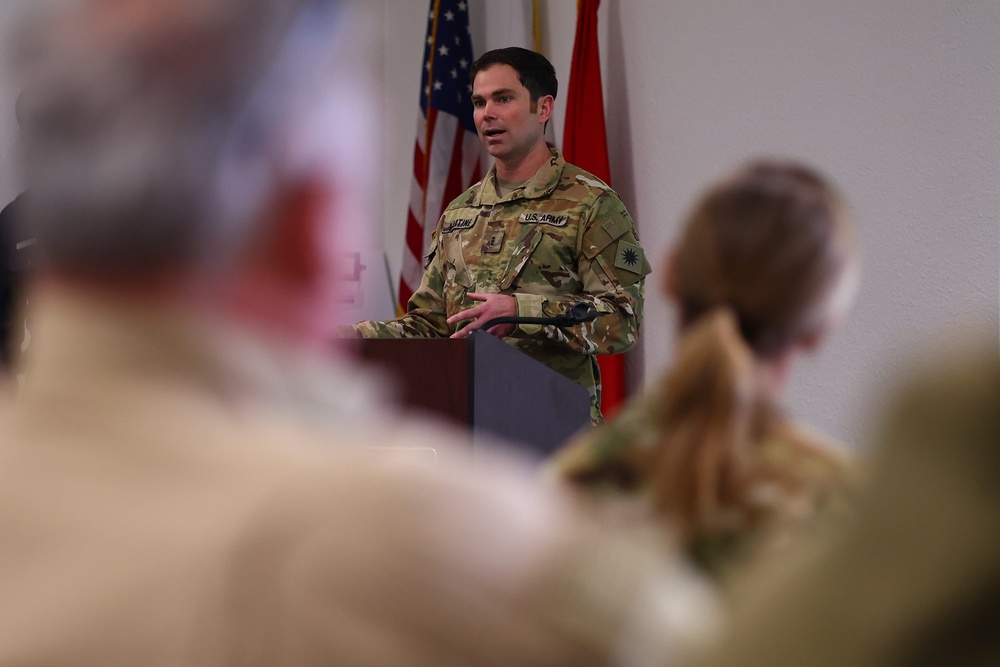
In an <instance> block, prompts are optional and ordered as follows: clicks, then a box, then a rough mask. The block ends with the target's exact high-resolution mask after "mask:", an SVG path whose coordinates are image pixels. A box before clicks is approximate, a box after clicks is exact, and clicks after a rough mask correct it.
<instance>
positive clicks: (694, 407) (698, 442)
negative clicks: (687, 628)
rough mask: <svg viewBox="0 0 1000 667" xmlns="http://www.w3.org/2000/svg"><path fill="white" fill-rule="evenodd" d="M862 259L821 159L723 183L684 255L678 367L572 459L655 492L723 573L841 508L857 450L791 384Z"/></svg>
mask: <svg viewBox="0 0 1000 667" xmlns="http://www.w3.org/2000/svg"><path fill="white" fill-rule="evenodd" d="M858 267H859V251H858V248H857V245H856V241H855V236H854V229H853V224H852V222H851V219H850V217H849V215H848V211H847V208H846V206H845V204H844V202H843V201H842V200H841V198H840V196H839V195H838V194H837V193H836V192H835V191H834V189H833V187H832V186H831V185H830V184H829V183H827V181H826V180H825V179H824V178H823V177H822V176H820V175H819V174H817V173H816V172H815V171H813V170H812V169H810V168H808V167H806V166H803V165H800V164H795V163H787V162H778V161H758V162H753V163H750V164H748V165H746V166H744V167H742V168H741V169H739V170H738V171H736V172H735V173H734V174H731V175H729V176H728V177H726V178H724V179H723V180H721V181H720V182H718V183H716V184H715V185H713V186H712V187H711V188H710V189H708V191H707V192H706V193H705V194H704V195H703V196H702V197H701V199H700V200H699V201H698V203H697V205H696V206H695V207H694V209H693V211H692V212H691V213H690V215H689V217H688V219H687V222H686V224H685V226H684V230H683V234H682V237H681V239H680V242H679V244H678V245H677V247H676V248H675V249H674V251H673V253H672V255H671V257H670V258H669V266H668V275H667V277H666V285H665V287H666V292H667V294H668V296H669V297H670V298H671V299H672V300H674V301H675V302H676V303H677V306H678V308H679V311H680V324H681V335H680V341H679V346H678V352H677V358H676V360H675V362H674V364H673V367H672V368H671V369H670V370H669V372H668V373H666V374H665V375H664V377H663V378H661V379H660V380H658V381H657V382H656V383H655V384H654V385H653V387H652V390H651V391H649V392H648V393H646V394H645V395H643V396H640V397H639V398H638V399H637V400H635V401H633V402H632V403H631V404H630V405H629V406H627V407H626V408H625V409H624V410H623V411H622V412H621V413H620V414H619V416H618V417H617V418H616V420H615V421H614V422H613V423H612V424H610V425H608V426H606V427H603V428H598V429H593V430H591V431H588V432H586V433H584V434H583V435H582V436H581V437H579V438H578V439H577V440H576V441H574V442H572V443H570V444H569V445H568V446H567V447H566V448H564V449H563V450H562V451H561V452H558V453H557V454H556V456H555V458H554V461H553V467H554V469H555V471H556V473H557V474H558V475H559V476H561V477H563V478H565V479H567V480H569V481H570V482H572V483H574V484H576V485H577V486H579V487H581V488H585V489H589V490H592V491H595V492H599V493H602V494H606V493H610V494H611V495H612V496H613V497H617V496H620V495H621V494H628V495H634V496H637V497H638V498H639V499H640V501H641V502H642V503H648V507H649V508H650V509H651V511H652V512H654V513H655V514H656V515H658V516H660V517H662V518H663V519H664V520H666V521H667V522H668V523H669V524H670V525H672V526H673V528H674V529H675V530H676V532H677V533H678V534H679V536H680V539H681V540H682V543H683V544H684V545H685V547H686V549H687V551H688V552H689V553H690V554H691V556H692V557H693V558H694V559H695V561H696V562H697V563H699V564H700V565H701V566H702V567H703V568H704V569H706V570H707V571H708V572H710V573H712V574H713V575H716V576H719V577H721V576H723V575H724V574H726V573H727V571H728V570H729V569H730V566H731V565H734V564H737V563H744V562H746V561H748V560H750V559H751V558H753V557H754V556H755V555H757V554H759V553H761V552H762V550H767V549H770V548H773V547H776V546H777V545H779V544H780V543H781V542H782V541H783V540H784V538H785V537H786V536H787V535H788V534H790V533H792V532H795V531H797V530H799V529H800V528H802V527H803V526H804V525H805V524H807V523H809V522H811V521H813V520H814V519H815V518H816V516H817V515H819V514H821V513H825V512H828V511H834V508H835V507H838V506H840V505H841V504H842V503H843V501H844V498H845V494H844V492H845V489H846V488H847V487H848V486H849V484H850V479H851V477H852V472H851V471H852V464H851V462H850V461H849V458H848V457H847V455H846V453H845V452H844V451H843V450H841V449H840V448H839V447H838V446H836V445H834V444H832V443H830V442H829V441H827V440H826V439H825V438H823V437H821V436H820V435H818V434H817V433H815V432H813V431H810V430H808V429H806V428H804V427H802V426H800V425H798V424H796V423H794V422H793V421H792V420H791V419H790V418H789V417H788V416H787V415H786V413H785V412H784V411H783V410H782V408H781V396H782V392H783V390H784V387H785V384H786V379H787V377H788V374H789V371H790V369H791V367H792V365H793V363H794V361H795V360H796V359H797V358H798V357H799V356H800V355H801V354H803V353H807V352H811V351H813V350H814V349H816V347H817V346H818V345H819V344H820V343H821V342H822V340H823V339H824V337H825V336H826V335H827V333H828V332H829V331H830V329H831V328H832V327H833V326H834V324H835V323H836V322H837V321H838V320H839V319H840V318H841V317H842V316H843V315H844V313H845V311H846V310H847V307H848V304H849V303H850V301H851V300H852V297H853V294H854V291H855V285H856V281H857V274H858Z"/></svg>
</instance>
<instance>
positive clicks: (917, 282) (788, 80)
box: [382, 0, 1000, 446]
mask: <svg viewBox="0 0 1000 667" xmlns="http://www.w3.org/2000/svg"><path fill="white" fill-rule="evenodd" d="M521 5H523V3H521V2H519V1H518V0H507V1H506V2H505V1H504V0H489V3H488V5H487V6H486V8H485V13H484V14H482V17H481V18H479V19H477V18H475V16H476V15H475V14H474V15H473V24H474V31H473V37H474V42H473V46H474V48H475V49H476V51H477V53H478V52H481V51H482V50H485V49H488V48H493V47H496V46H503V45H504V44H503V43H502V42H500V43H498V40H503V39H505V38H506V35H507V34H508V33H509V32H510V23H511V21H512V19H511V14H512V12H514V11H516V10H517V9H518V8H519V7H520V6H521ZM541 6H542V21H543V27H544V32H543V42H544V43H543V47H544V48H545V50H546V52H547V54H548V55H549V57H550V59H551V60H552V62H553V64H554V65H555V66H556V69H557V71H558V73H559V77H560V84H561V85H562V86H565V85H566V83H567V82H568V77H569V69H568V68H569V62H570V56H571V53H572V40H573V34H574V25H575V24H574V22H575V10H576V2H575V1H574V0H547V1H546V0H541ZM383 7H384V20H385V36H384V37H385V42H384V47H385V50H384V53H385V60H384V62H383V63H382V64H383V66H384V68H385V69H384V73H385V89H384V90H385V100H384V103H385V108H386V119H385V123H386V133H385V136H386V146H385V148H384V159H385V175H386V186H385V191H386V196H385V199H384V213H385V221H386V224H385V240H386V248H387V252H388V254H389V260H390V262H391V263H392V262H395V263H396V264H395V265H394V267H393V269H394V270H398V269H396V266H398V262H399V259H398V257H400V256H401V252H402V251H401V244H402V229H403V220H404V212H405V210H406V197H407V193H408V189H409V182H410V180H409V179H410V174H409V170H410V167H411V165H410V159H411V154H412V142H413V131H414V127H415V118H416V103H417V87H418V82H417V77H418V75H419V66H420V65H419V62H420V58H421V53H422V51H421V49H422V43H421V39H422V37H423V35H422V32H421V31H422V26H423V22H422V21H423V17H424V16H425V15H426V10H427V3H426V2H422V1H417V0H414V1H412V2H402V1H400V0H383ZM472 8H473V10H474V11H475V10H477V9H478V10H480V11H484V10H483V8H482V5H481V4H480V5H476V4H473V5H472ZM600 18H601V29H602V33H603V34H602V44H601V47H602V57H603V60H604V65H605V72H604V89H605V105H606V107H607V111H608V113H607V119H608V120H607V122H608V133H609V146H610V151H611V162H612V164H611V167H612V179H613V181H614V184H615V186H616V189H617V190H618V191H619V193H620V194H621V195H622V197H623V199H624V200H625V201H626V203H627V204H628V205H629V207H630V210H631V211H632V213H633V215H634V217H635V218H636V220H637V221H638V225H639V229H640V232H641V236H642V240H643V245H644V246H645V247H646V249H647V252H648V253H649V254H650V255H651V256H652V257H654V258H658V257H660V256H662V254H663V252H664V251H665V249H666V248H667V247H668V245H669V244H670V242H671V239H672V238H673V235H674V233H675V232H676V226H677V224H678V220H679V218H680V217H681V216H682V215H683V213H684V212H685V210H686V209H687V207H688V206H689V205H690V204H691V201H692V200H693V198H694V197H695V196H696V194H697V193H698V191H699V190H700V188H701V187H702V186H703V185H704V184H705V183H706V181H708V180H709V179H711V178H713V177H715V176H716V175H718V174H719V172H720V171H722V170H724V169H727V168H729V167H731V166H732V165H733V164H735V163H736V162H738V161H740V160H742V159H744V158H746V157H748V156H751V155H758V154H766V155H783V156H790V157H795V158H800V159H803V160H806V161H808V162H810V163H813V164H814V165H816V166H818V167H820V168H821V169H822V170H824V171H825V172H826V173H827V174H828V175H829V176H831V177H832V178H833V179H834V180H835V181H836V182H837V183H838V184H839V185H840V186H841V188H842V189H843V190H844V191H845V193H846V195H847V198H848V199H849V201H850V203H851V204H852V207H853V210H854V212H855V216H856V218H857V221H858V224H859V227H860V234H861V237H862V242H863V244H864V247H865V255H866V257H865V273H864V276H863V284H862V288H861V292H860V294H859V298H858V301H857V305H856V307H855V309H854V310H853V312H852V313H851V315H850V316H849V319H848V320H847V321H846V322H845V324H844V325H843V326H842V327H841V328H840V329H839V330H838V331H836V332H835V333H834V334H833V336H832V337H831V338H830V340H829V341H828V344H827V345H826V346H825V348H824V349H823V350H822V351H821V352H820V354H818V355H817V356H816V357H815V358H814V359H811V360H809V361H807V362H806V363H805V364H803V365H801V366H799V367H798V368H797V369H796V371H795V373H794V375H793V378H792V383H791V386H790V388H789V406H790V409H791V411H792V412H793V413H794V414H795V415H797V416H799V417H801V418H803V419H804V420H806V421H808V422H810V423H812V424H814V425H816V426H818V427H820V428H821V429H823V430H825V431H827V432H829V433H831V434H832V435H834V436H837V437H839V438H841V439H843V440H845V441H848V442H850V443H856V444H859V445H860V446H864V445H865V443H867V442H868V441H869V440H870V434H871V431H872V427H873V424H874V423H875V420H874V418H875V416H876V415H877V414H878V413H879V412H880V411H881V409H882V408H883V406H884V401H885V397H886V391H887V389H889V387H887V383H888V382H889V378H895V377H898V375H897V373H896V371H897V370H898V364H899V362H900V361H901V359H903V358H905V357H906V355H907V353H910V352H912V349H913V345H914V343H919V342H920V341H926V340H928V339H930V338H932V337H933V336H934V335H940V334H942V333H951V334H955V335H958V334H960V333H961V332H962V331H966V330H969V329H974V328H978V329H986V330H988V331H989V332H990V335H992V336H994V337H996V336H997V330H998V302H1000V300H998V267H1000V129H998V114H1000V111H998V109H1000V80H998V74H997V67H998V63H1000V39H998V38H997V35H1000V3H997V2H993V1H991V0H940V1H936V2H911V1H909V0H881V1H880V2H870V0H841V1H839V2H833V3H831V2H829V1H828V0H758V2H754V3H744V2H738V1H736V0H729V1H727V2H722V1H715V0H713V1H709V2H705V1H704V0H668V1H661V2H648V1H647V0H605V1H604V3H603V6H602V8H601V14H600ZM558 103H559V100H557V106H558ZM562 111H563V110H562V108H561V107H559V112H560V113H559V117H558V118H557V119H556V124H557V136H560V135H561V128H562V122H561V114H562ZM661 270H662V262H660V263H657V264H656V265H655V267H654V274H653V275H652V276H651V279H650V281H649V283H648V285H649V287H648V290H647V307H646V322H645V325H644V331H643V348H644V351H643V354H642V355H641V356H640V357H638V362H639V365H640V366H641V369H642V370H645V373H644V375H645V377H646V378H650V377H652V376H653V375H654V374H655V373H656V372H657V371H658V370H659V369H661V368H662V367H663V366H665V365H666V364H667V363H668V361H669V358H670V354H671V346H672V334H671V332H672V330H673V326H674V321H673V315H672V313H671V311H670V310H669V308H668V307H667V306H666V305H665V303H664V302H663V300H662V299H661V298H660V295H659V290H658V283H659V281H660V280H661Z"/></svg>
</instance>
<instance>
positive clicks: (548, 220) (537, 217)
mask: <svg viewBox="0 0 1000 667" xmlns="http://www.w3.org/2000/svg"><path fill="white" fill-rule="evenodd" d="M521 222H526V223H531V224H536V225H552V226H553V227H565V226H566V223H567V222H569V215H568V214H563V215H555V214H554V213H522V214H521Z"/></svg>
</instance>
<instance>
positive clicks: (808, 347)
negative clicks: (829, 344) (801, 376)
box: [796, 329, 826, 354]
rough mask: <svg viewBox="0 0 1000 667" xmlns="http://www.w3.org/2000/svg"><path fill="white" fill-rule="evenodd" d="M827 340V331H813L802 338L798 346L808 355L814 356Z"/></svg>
mask: <svg viewBox="0 0 1000 667" xmlns="http://www.w3.org/2000/svg"><path fill="white" fill-rule="evenodd" d="M825 339H826V330H825V329H817V330H816V331H811V332H809V333H807V334H805V335H804V336H802V337H801V338H799V340H798V342H797V343H796V346H797V347H798V348H799V349H800V350H802V351H803V352H806V353H807V354H813V353H814V352H816V350H817V349H818V348H819V346H820V345H821V344H822V343H823V341H824V340H825Z"/></svg>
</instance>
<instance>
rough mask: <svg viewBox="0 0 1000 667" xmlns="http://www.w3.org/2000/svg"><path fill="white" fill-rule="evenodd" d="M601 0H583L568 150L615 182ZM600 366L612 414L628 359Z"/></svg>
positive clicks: (610, 358)
mask: <svg viewBox="0 0 1000 667" xmlns="http://www.w3.org/2000/svg"><path fill="white" fill-rule="evenodd" d="M600 4H601V0H578V2H577V17H576V37H575V39H574V41H573V63H572V65H571V67H570V72H569V88H568V90H567V93H566V129H565V131H564V134H563V156H564V157H565V158H566V161H567V162H572V163H573V164H575V165H576V166H578V167H580V168H581V169H586V170H587V171H589V172H590V173H592V174H593V175H594V176H597V177H598V178H600V179H601V180H602V181H604V182H605V183H608V184H609V185H610V184H611V167H610V165H609V162H608V135H607V132H606V131H605V128H604V93H603V91H602V88H601V53H600V48H599V47H598V43H597V9H598V7H600ZM597 363H598V364H600V367H601V385H602V389H601V412H603V413H604V417H605V418H606V419H610V418H611V417H612V416H613V415H614V413H615V412H617V410H618V408H619V407H621V404H622V403H623V402H624V401H625V362H624V357H623V356H622V355H620V354H613V355H601V356H599V357H597Z"/></svg>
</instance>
